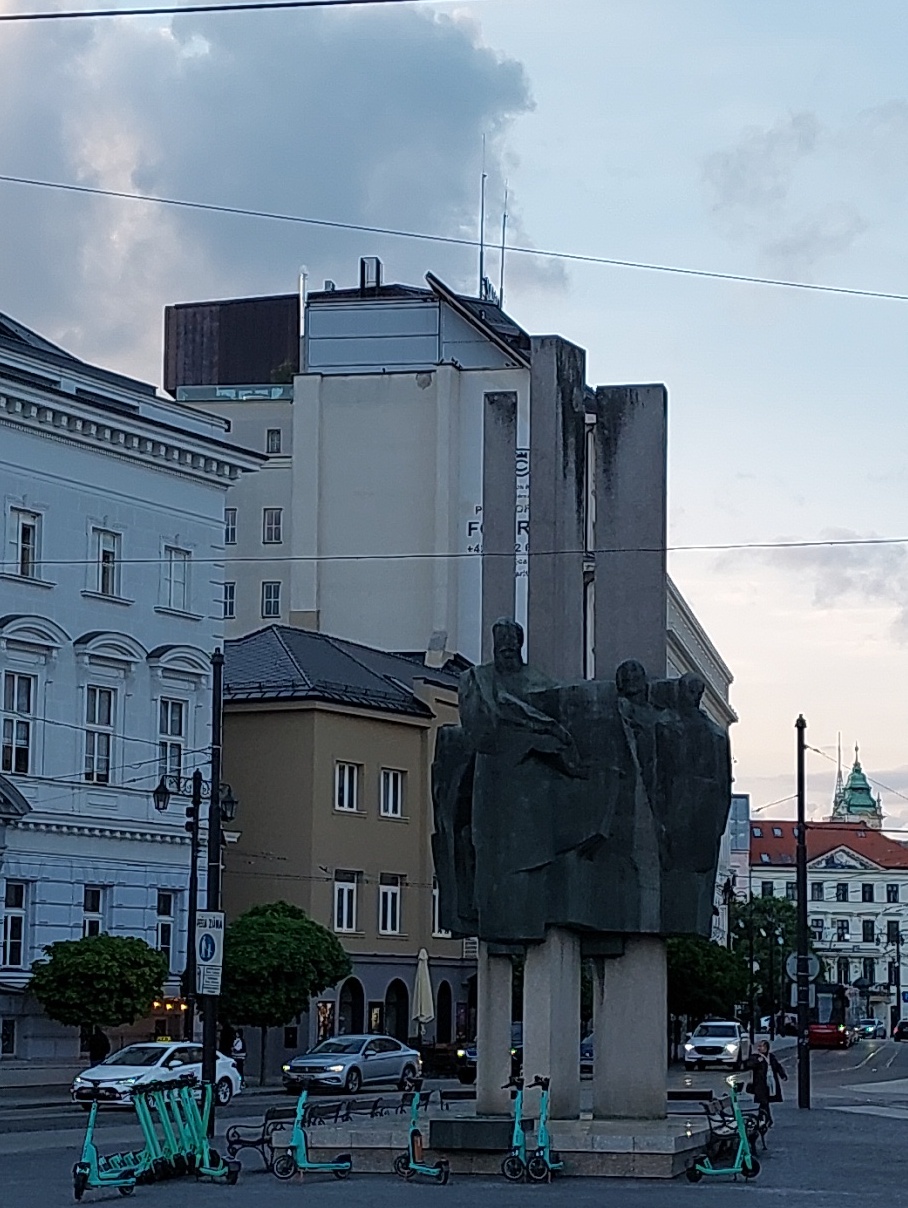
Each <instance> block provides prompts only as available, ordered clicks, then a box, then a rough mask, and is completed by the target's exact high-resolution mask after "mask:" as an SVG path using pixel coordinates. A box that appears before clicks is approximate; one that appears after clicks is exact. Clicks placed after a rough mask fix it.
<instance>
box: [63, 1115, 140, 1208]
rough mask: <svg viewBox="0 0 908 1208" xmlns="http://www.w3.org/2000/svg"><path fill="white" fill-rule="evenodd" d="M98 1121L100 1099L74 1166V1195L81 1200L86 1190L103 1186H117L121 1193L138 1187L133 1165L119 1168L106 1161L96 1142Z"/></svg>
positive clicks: (87, 1127)
mask: <svg viewBox="0 0 908 1208" xmlns="http://www.w3.org/2000/svg"><path fill="white" fill-rule="evenodd" d="M97 1121H98V1101H97V1099H95V1101H94V1102H93V1103H92V1105H91V1112H90V1114H89V1117H88V1124H87V1126H86V1129H85V1140H84V1141H83V1142H82V1153H81V1155H80V1157H79V1161H78V1162H76V1164H75V1166H73V1196H74V1197H75V1199H76V1200H77V1201H78V1200H81V1199H82V1196H83V1195H84V1194H85V1192H86V1191H92V1190H100V1189H101V1188H103V1187H116V1189H117V1191H119V1193H120V1195H132V1193H133V1192H134V1191H135V1188H136V1171H135V1169H134V1168H133V1167H127V1166H124V1167H122V1168H117V1167H116V1166H111V1165H109V1164H107V1163H105V1162H104V1160H103V1159H102V1158H101V1157H100V1156H99V1154H98V1147H97V1146H96V1145H95V1142H94V1133H95V1125H96V1124H97Z"/></svg>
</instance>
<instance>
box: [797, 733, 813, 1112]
mask: <svg viewBox="0 0 908 1208" xmlns="http://www.w3.org/2000/svg"><path fill="white" fill-rule="evenodd" d="M806 729H807V722H806V721H805V720H804V717H803V715H801V716H799V717H798V720H797V721H796V722H795V730H796V731H797V776H798V837H797V848H796V865H795V871H796V882H795V883H796V886H797V894H798V900H797V903H796V905H797V908H798V911H797V918H798V927H797V954H798V1107H799V1108H807V1109H809V1108H810V978H809V974H808V968H807V957H808V948H807V821H806V792H807V791H806V786H805V780H804V754H805V750H806V741H805V731H806Z"/></svg>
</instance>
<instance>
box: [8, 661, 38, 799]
mask: <svg viewBox="0 0 908 1208" xmlns="http://www.w3.org/2000/svg"><path fill="white" fill-rule="evenodd" d="M35 695H36V693H35V679H34V676H31V675H19V674H18V672H16V671H5V672H4V673H3V746H2V754H0V771H3V772H14V773H16V774H17V775H19V776H27V775H28V771H29V767H30V765H31V749H32V723H33V720H34V703H35Z"/></svg>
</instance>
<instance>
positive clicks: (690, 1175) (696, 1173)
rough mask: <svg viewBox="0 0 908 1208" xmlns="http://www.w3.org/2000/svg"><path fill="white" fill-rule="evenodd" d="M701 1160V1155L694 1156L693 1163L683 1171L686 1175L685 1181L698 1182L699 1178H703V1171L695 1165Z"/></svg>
mask: <svg viewBox="0 0 908 1208" xmlns="http://www.w3.org/2000/svg"><path fill="white" fill-rule="evenodd" d="M702 1161H703V1157H702V1155H701V1156H700V1157H698V1158H695V1159H694V1161H693V1163H692V1164H691V1165H690V1166H688V1168H687V1170H686V1171H685V1174H686V1175H687V1181H688V1182H689V1183H699V1182H700V1180H701V1179H702V1178H703V1171H702V1170H701V1169H700V1167H699V1166H698V1165H697V1163H698V1162H702Z"/></svg>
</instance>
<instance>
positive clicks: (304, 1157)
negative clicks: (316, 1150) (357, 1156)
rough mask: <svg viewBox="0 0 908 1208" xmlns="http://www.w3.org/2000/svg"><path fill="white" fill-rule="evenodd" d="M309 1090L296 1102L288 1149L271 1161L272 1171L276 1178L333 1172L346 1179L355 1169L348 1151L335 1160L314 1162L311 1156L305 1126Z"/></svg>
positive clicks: (339, 1177)
mask: <svg viewBox="0 0 908 1208" xmlns="http://www.w3.org/2000/svg"><path fill="white" fill-rule="evenodd" d="M308 1098H309V1092H308V1090H304V1091H302V1092H301V1094H300V1097H299V1099H298V1100H297V1103H296V1116H295V1117H294V1119H293V1131H292V1132H291V1134H290V1144H289V1145H288V1146H287V1149H286V1151H284V1152H281V1153H279V1154H277V1155H276V1156H275V1158H274V1160H273V1161H272V1163H271V1173H272V1174H273V1175H274V1177H275V1178H276V1179H292V1178H293V1176H294V1175H295V1174H333V1175H334V1177H335V1178H336V1179H346V1178H348V1177H349V1175H350V1171H351V1170H352V1169H353V1159H352V1157H351V1156H350V1154H348V1153H339V1154H338V1155H337V1157H336V1158H335V1159H334V1161H333V1162H314V1161H313V1160H312V1159H311V1158H310V1157H309V1135H308V1133H307V1132H306V1129H305V1128H304V1127H303V1116H304V1115H305V1112H306V1100H307V1099H308Z"/></svg>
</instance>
